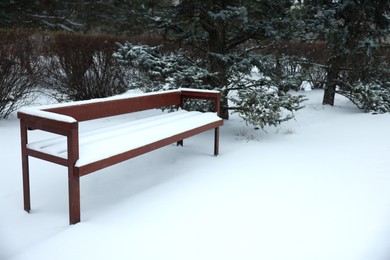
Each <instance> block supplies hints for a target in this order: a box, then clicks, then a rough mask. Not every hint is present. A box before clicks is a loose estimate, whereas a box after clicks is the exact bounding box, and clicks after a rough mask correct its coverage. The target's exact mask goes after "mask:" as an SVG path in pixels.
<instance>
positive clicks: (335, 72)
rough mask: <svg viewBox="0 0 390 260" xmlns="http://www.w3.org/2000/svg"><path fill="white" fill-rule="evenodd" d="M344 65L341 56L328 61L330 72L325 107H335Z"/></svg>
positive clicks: (324, 98) (328, 73) (325, 94)
mask: <svg viewBox="0 0 390 260" xmlns="http://www.w3.org/2000/svg"><path fill="white" fill-rule="evenodd" d="M341 63H342V57H341V55H337V56H334V57H331V58H330V59H329V61H328V68H329V69H328V72H327V76H326V84H325V91H324V97H323V99H322V104H323V105H331V106H334V98H335V95H336V87H337V79H338V77H339V74H340V69H341Z"/></svg>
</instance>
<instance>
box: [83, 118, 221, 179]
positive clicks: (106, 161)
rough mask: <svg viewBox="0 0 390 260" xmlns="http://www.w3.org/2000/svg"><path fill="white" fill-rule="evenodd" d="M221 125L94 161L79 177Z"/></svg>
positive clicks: (209, 126)
mask: <svg viewBox="0 0 390 260" xmlns="http://www.w3.org/2000/svg"><path fill="white" fill-rule="evenodd" d="M221 125H223V120H221V121H217V122H213V123H210V124H207V125H204V126H200V127H197V128H194V129H192V130H189V131H186V132H183V133H181V134H177V135H174V136H171V137H169V138H165V139H162V140H159V141H157V142H154V143H151V144H148V145H145V146H142V147H139V148H136V149H134V150H130V151H127V152H125V153H122V154H117V155H115V156H112V157H109V158H106V159H103V160H100V161H96V162H93V163H90V164H87V165H83V166H81V167H80V168H79V172H80V176H83V175H86V174H89V173H92V172H94V171H97V170H100V169H103V168H106V167H109V166H112V165H115V164H117V163H120V162H123V161H126V160H128V159H131V158H134V157H136V156H139V155H142V154H145V153H148V152H150V151H153V150H156V149H158V148H161V147H164V146H166V145H169V144H172V143H175V142H178V141H180V140H183V139H185V138H188V137H191V136H194V135H196V134H199V133H202V132H204V131H207V130H211V129H215V128H217V127H219V126H221Z"/></svg>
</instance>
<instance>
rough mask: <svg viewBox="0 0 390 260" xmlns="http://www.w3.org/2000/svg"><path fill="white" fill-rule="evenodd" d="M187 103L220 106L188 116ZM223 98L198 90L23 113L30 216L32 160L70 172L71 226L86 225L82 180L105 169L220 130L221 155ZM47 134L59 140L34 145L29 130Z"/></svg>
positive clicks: (216, 142)
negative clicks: (87, 124)
mask: <svg viewBox="0 0 390 260" xmlns="http://www.w3.org/2000/svg"><path fill="white" fill-rule="evenodd" d="M186 99H202V100H211V101H213V102H214V104H215V105H214V107H215V111H214V112H205V113H202V112H198V111H185V110H183V109H181V108H182V107H183V102H184V101H185V100H186ZM166 106H175V107H177V108H178V109H177V111H175V112H171V113H161V115H158V116H153V117H150V118H144V119H139V120H134V121H129V122H124V123H120V124H118V125H111V126H108V127H100V128H98V129H95V130H89V131H85V132H80V131H79V123H80V122H83V121H87V120H93V119H99V118H106V117H111V116H116V115H122V114H127V113H132V112H138V111H143V110H149V109H156V108H162V107H166ZM219 106H220V93H219V92H217V91H207V90H205V91H203V90H202V91H201V90H195V89H179V90H171V91H163V92H154V93H146V94H140V95H121V96H117V97H111V98H104V99H95V100H88V101H78V102H70V103H65V104H57V105H50V106H42V107H36V108H22V109H21V110H20V111H19V112H18V118H19V119H20V129H21V145H22V150H21V151H22V169H23V193H24V196H23V198H24V209H25V210H26V211H27V212H29V211H30V209H31V204H30V181H29V160H28V159H29V156H33V157H36V158H39V159H43V160H46V161H49V162H53V163H57V164H60V165H63V166H66V167H67V168H68V189H69V221H70V224H75V223H77V222H80V184H79V178H80V177H81V176H83V175H86V174H89V173H92V172H94V171H97V170H100V169H102V168H105V167H108V166H111V165H114V164H117V163H119V162H122V161H125V160H128V159H130V158H133V157H136V156H139V155H142V154H144V153H147V152H150V151H152V150H155V149H158V148H160V147H163V146H166V145H169V144H172V143H175V142H178V143H179V142H182V140H183V139H185V138H188V137H191V136H193V135H196V134H199V133H201V132H203V131H206V130H213V129H214V130H215V137H214V155H215V156H216V155H218V150H219V148H218V147H219V127H220V126H221V125H223V120H222V119H221V118H220V117H219V113H220V111H219ZM37 129H39V130H43V131H46V132H51V133H54V134H57V135H58V136H55V137H51V138H47V139H44V140H38V141H34V142H30V143H29V141H28V137H29V134H28V132H29V130H37Z"/></svg>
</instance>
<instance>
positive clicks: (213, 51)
mask: <svg viewBox="0 0 390 260" xmlns="http://www.w3.org/2000/svg"><path fill="white" fill-rule="evenodd" d="M292 2H293V1H289V0H281V1H273V0H261V1H249V0H248V1H233V0H231V1H224V0H214V1H189V0H182V1H179V3H178V4H177V5H173V6H171V7H170V8H166V9H165V10H164V11H165V12H162V13H159V16H158V17H157V16H155V17H154V21H156V22H157V23H158V26H159V28H160V30H162V31H163V36H164V37H165V39H166V40H169V41H172V42H175V43H180V44H181V45H182V46H184V47H185V48H183V50H181V51H180V52H176V53H171V54H168V55H164V54H163V53H161V52H160V53H159V52H158V49H151V48H148V47H145V46H136V45H133V44H130V43H127V44H124V45H122V46H121V47H120V49H119V51H118V52H117V53H116V54H115V56H116V57H117V58H118V59H120V60H122V61H124V62H127V63H129V64H132V65H136V66H137V68H138V69H139V70H140V71H141V72H142V73H144V75H148V76H149V77H148V78H149V79H151V81H155V80H156V79H158V80H161V82H162V83H163V84H161V82H160V86H163V87H164V88H166V87H167V86H169V87H172V88H174V87H182V86H189V87H203V88H210V89H218V90H220V91H221V92H222V100H221V111H222V117H223V118H225V119H227V118H228V117H229V113H228V110H229V109H233V110H234V111H235V112H237V113H239V114H240V116H241V117H243V118H244V119H245V120H246V121H247V122H248V123H251V124H253V125H255V126H259V127H264V126H265V125H276V124H278V123H280V122H281V121H284V120H287V119H289V118H291V117H292V115H293V114H292V113H293V111H295V110H297V109H299V108H300V107H301V106H300V105H299V104H300V102H301V101H302V97H301V96H297V97H292V96H291V95H290V94H289V93H288V91H289V90H290V89H291V88H298V86H299V83H300V82H299V79H294V78H289V77H285V76H283V75H280V73H278V71H277V67H278V66H276V59H275V58H274V57H273V56H271V55H262V54H261V53H260V52H259V50H261V49H262V48H263V46H264V45H269V44H272V42H274V41H277V40H280V39H283V38H288V37H290V34H289V33H290V31H291V30H290V27H291V24H293V17H291V16H290V10H291V6H292ZM254 68H257V69H258V70H259V76H258V77H257V78H253V77H250V75H251V72H252V71H253V69H254ZM142 78H143V79H145V78H147V77H142ZM191 78H192V80H191ZM149 83H150V82H149ZM172 83H175V84H172ZM157 85H158V84H157ZM151 86H156V84H151ZM153 90H155V89H154V87H153ZM248 99H251V100H255V101H256V102H247V101H248ZM265 100H267V102H265V103H263V102H260V101H265ZM229 101H231V102H233V103H231V102H229ZM231 104H233V106H231ZM255 111H256V112H255ZM286 111H289V112H290V113H289V114H286V113H285V112H286ZM268 113H274V115H275V116H268ZM264 115H265V116H264ZM276 115H277V116H276Z"/></svg>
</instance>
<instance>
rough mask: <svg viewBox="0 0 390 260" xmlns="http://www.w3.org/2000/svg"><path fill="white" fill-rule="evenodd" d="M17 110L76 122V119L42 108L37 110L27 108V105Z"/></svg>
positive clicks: (66, 121) (52, 118)
mask: <svg viewBox="0 0 390 260" xmlns="http://www.w3.org/2000/svg"><path fill="white" fill-rule="evenodd" d="M19 112H21V113H24V114H28V115H32V116H37V117H43V118H47V119H51V120H56V121H60V122H65V123H75V122H77V121H76V119H74V118H73V117H70V116H66V115H61V114H56V113H52V112H48V111H42V110H39V109H36V108H29V107H26V108H21V109H19Z"/></svg>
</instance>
